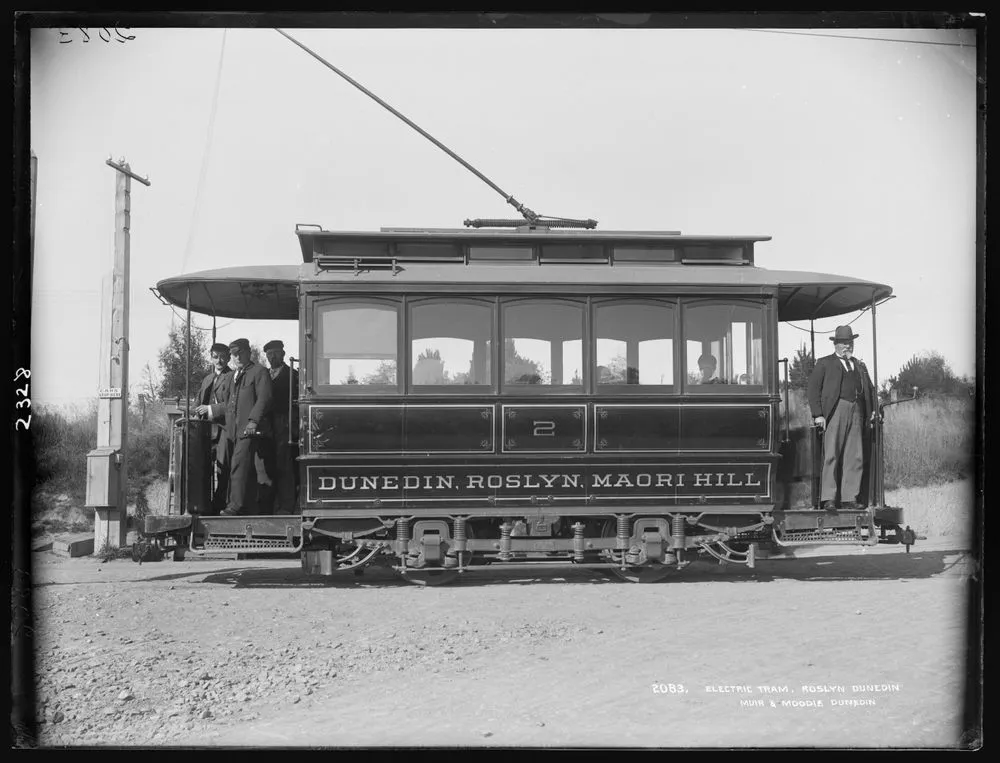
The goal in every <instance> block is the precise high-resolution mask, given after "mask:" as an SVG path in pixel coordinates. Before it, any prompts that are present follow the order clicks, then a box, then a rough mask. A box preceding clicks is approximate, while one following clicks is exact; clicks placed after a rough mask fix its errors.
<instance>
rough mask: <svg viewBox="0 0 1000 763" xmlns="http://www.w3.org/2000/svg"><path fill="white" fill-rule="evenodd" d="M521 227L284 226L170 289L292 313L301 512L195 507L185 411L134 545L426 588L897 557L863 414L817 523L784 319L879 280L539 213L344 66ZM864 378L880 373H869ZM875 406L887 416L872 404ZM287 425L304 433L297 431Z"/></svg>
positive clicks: (231, 314) (201, 303) (738, 239)
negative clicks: (781, 328)
mask: <svg viewBox="0 0 1000 763" xmlns="http://www.w3.org/2000/svg"><path fill="white" fill-rule="evenodd" d="M276 31H277V32H278V33H279V34H281V35H282V36H283V37H286V38H287V39H288V40H289V41H290V42H292V43H294V44H295V45H297V46H298V47H299V48H301V49H302V50H304V51H305V52H306V53H308V54H309V55H311V56H312V57H313V58H315V59H316V60H318V61H319V62H320V63H321V64H323V65H324V66H326V67H327V68H328V69H330V70H332V71H333V72H334V73H336V74H337V75H338V76H340V77H341V78H343V79H344V80H346V81H347V82H348V83H350V84H351V85H352V86H354V87H356V88H357V89H359V90H361V91H362V92H363V93H364V94H365V95H367V96H368V97H370V98H372V99H374V100H375V101H377V102H378V103H379V104H380V105H382V106H384V107H385V108H386V109H388V110H389V111H390V112H392V113H393V114H394V115H395V116H397V117H398V118H400V119H401V120H403V121H404V122H406V124H408V125H409V126H410V127H412V128H413V129H415V130H416V131H418V132H419V133H420V134H421V135H423V136H424V137H425V138H427V139H428V140H430V141H431V142H433V143H434V144H435V145H436V146H438V148H440V149H441V150H443V151H444V152H446V153H447V154H448V155H449V156H451V157H452V158H454V159H455V160H457V161H458V162H460V163H461V164H462V165H463V166H465V167H466V168H467V169H469V170H470V171H471V172H473V173H474V174H476V175H477V176H478V177H479V178H480V179H481V180H483V181H484V182H485V183H487V184H488V185H489V186H490V187H492V188H493V189H494V190H495V191H497V192H498V193H499V194H500V195H501V196H503V198H504V200H505V201H506V202H507V203H508V204H510V205H511V206H512V207H514V208H515V209H516V210H517V211H518V212H520V213H521V218H520V219H514V220H506V219H488V220H480V219H477V220H466V221H465V227H464V228H459V229H422V228H420V229H415V228H388V229H382V230H380V231H371V232H363V231H328V230H324V229H322V228H320V227H318V226H313V225H299V226H297V227H296V229H295V233H296V235H297V237H298V243H299V247H300V249H301V260H302V261H301V264H299V265H283V266H277V267H272V268H267V267H248V266H244V267H233V268H226V269H222V270H214V271H206V272H201V273H192V274H187V275H183V276H178V277H176V278H169V279H166V280H164V281H161V282H160V283H159V284H157V286H156V288H155V289H154V293H155V294H156V295H157V296H158V297H159V298H160V300H161V301H163V302H164V303H166V304H169V305H172V306H177V307H181V308H184V309H185V310H187V316H188V321H189V323H190V317H191V313H192V312H194V313H199V314H205V315H210V316H213V317H215V318H235V319H248V320H275V319H278V320H289V321H297V322H298V336H299V348H300V355H301V357H300V358H299V359H298V362H299V366H300V373H299V389H298V390H297V393H298V394H297V400H295V401H294V403H293V399H292V398H293V396H294V394H293V391H291V390H290V396H289V400H287V401H279V402H276V403H275V405H287V406H288V409H289V411H293V415H294V411H295V410H296V409H297V415H298V418H299V424H300V426H299V428H298V433H299V434H298V442H297V443H291V444H294V445H297V447H298V453H299V455H298V457H297V469H298V477H299V486H298V499H297V509H298V512H299V513H298V514H295V515H292V516H261V515H258V516H210V515H208V510H209V481H210V473H209V469H208V458H207V454H206V452H205V451H206V443H207V438H206V437H204V434H203V428H204V427H206V426H207V422H204V421H198V420H196V419H194V418H192V417H191V415H190V406H189V407H188V408H187V409H186V412H185V413H186V415H183V416H180V417H178V420H177V421H176V422H175V426H174V432H175V436H174V437H173V439H172V445H171V498H170V513H168V514H166V515H157V516H147V517H146V518H145V525H144V528H143V529H144V532H143V539H142V541H141V542H140V544H139V546H141V547H137V548H135V549H133V555H134V556H135V557H138V558H142V557H143V555H144V554H145V553H146V552H147V551H149V552H150V553H155V554H162V553H163V552H164V551H169V552H171V553H173V555H174V558H175V559H176V558H180V557H182V556H183V555H184V554H186V553H193V554H202V555H211V554H219V553H233V552H236V553H239V554H273V553H287V554H297V555H299V556H300V557H301V560H302V567H303V569H304V570H305V571H306V572H307V573H310V574H318V575H334V574H338V573H343V572H348V571H351V570H354V571H358V570H361V569H363V568H364V567H366V566H368V565H373V564H387V565H390V566H391V567H393V568H394V569H395V570H397V571H398V572H399V574H400V575H402V576H403V577H404V578H406V579H407V580H409V581H411V582H413V583H416V584H419V585H436V584H442V583H447V582H449V581H451V580H454V579H455V577H456V576H458V575H459V574H461V573H462V572H464V571H466V570H468V569H470V568H471V567H474V566H477V565H486V564H488V565H512V564H572V565H588V566H593V567H596V568H600V569H605V570H609V571H610V572H611V573H613V574H614V575H617V576H619V577H621V578H624V579H625V580H629V581H635V582H647V581H655V580H659V579H661V578H665V577H668V576H671V575H673V574H675V573H679V572H681V571H682V570H684V569H685V568H686V567H687V566H688V565H689V564H690V563H691V562H692V561H697V560H699V559H707V560H718V561H720V562H732V563H737V564H746V565H748V566H751V567H752V566H754V565H755V564H756V561H757V559H758V558H759V557H762V556H765V555H766V553H767V552H768V551H769V550H773V549H775V548H776V547H779V546H788V545H793V544H832V543H837V544H854V545H865V544H869V545H870V544H874V543H877V542H878V541H879V539H880V538H883V537H885V536H886V535H887V531H892V532H893V534H894V536H899V540H902V541H903V542H904V543H906V544H907V548H909V544H910V543H912V541H913V537H912V533H911V532H910V531H909V528H907V529H906V530H905V531H904V530H901V529H900V528H901V525H902V512H901V510H900V509H897V508H892V507H887V506H885V505H884V504H885V501H884V494H883V489H882V484H883V480H882V441H881V424H882V418H881V415H879V416H878V417H877V418H876V421H875V422H874V425H873V427H872V429H871V436H870V438H869V440H868V446H869V447H868V456H869V457H868V468H867V472H866V481H865V485H866V487H865V488H864V493H865V494H866V495H867V498H868V502H867V505H866V506H864V507H863V508H856V509H851V510H836V511H819V510H818V506H819V476H820V475H819V456H820V453H819V450H820V443H819V439H818V434H817V430H816V429H815V428H814V427H813V426H812V421H811V417H809V416H808V415H807V414H806V415H805V416H803V417H802V418H801V419H797V418H796V416H795V413H794V411H793V410H790V407H791V406H790V399H789V390H788V384H787V376H788V364H787V360H786V359H783V358H780V357H779V351H778V324H779V323H780V322H782V321H802V320H810V321H814V320H816V319H820V318H828V317H833V316H838V315H845V314H849V313H853V312H856V311H861V310H870V311H871V316H872V336H873V338H874V337H875V325H874V322H875V311H876V308H877V306H878V305H879V304H880V303H881V302H883V301H884V300H886V299H889V298H890V297H891V293H892V290H891V288H890V287H889V286H886V285H884V284H879V283H873V282H869V281H865V280H859V279H853V278H846V277H842V276H836V275H826V274H822V273H806V272H794V271H775V270H768V269H765V268H762V267H760V266H758V265H757V264H756V262H755V257H756V252H755V249H756V246H757V245H758V244H761V243H763V242H766V241H768V240H769V237H767V236H711V235H684V234H681V233H680V232H677V231H597V230H596V227H597V223H596V221H594V220H590V219H587V220H574V219H567V218H555V217H547V216H543V215H539V214H536V213H535V212H533V211H532V210H530V209H528V208H527V207H526V206H524V205H523V204H521V203H520V202H518V201H517V200H516V199H514V197H513V196H512V195H510V194H507V193H506V192H505V191H504V190H503V189H501V188H500V187H499V186H497V185H496V184H495V183H494V182H493V181H491V180H490V179H489V178H487V177H486V176H485V175H483V174H482V173H481V172H479V171H478V170H476V169H475V168H474V167H473V166H472V165H470V164H469V163H468V162H467V161H465V160H464V159H462V158H461V157H460V156H458V155H457V154H455V153H454V152H453V151H451V150H450V149H449V148H447V147H446V146H445V145H443V144H442V143H441V142H440V141H438V140H436V139H435V138H433V137H432V136H431V135H429V134H428V133H427V132H425V131H424V130H422V129H421V128H419V127H418V126H417V125H415V124H414V123H413V122H411V121H410V120H409V119H407V118H406V117H404V116H403V115H402V114H400V113H399V112H398V111H396V110H395V109H393V108H392V107H391V106H389V105H388V104H386V103H385V102H384V101H382V100H381V99H379V98H378V97H377V96H375V95H374V94H373V93H371V92H370V91H368V90H366V89H365V88H364V87H363V86H361V85H360V84H358V83H357V82H355V81H354V80H353V79H351V78H350V77H349V76H347V75H346V74H345V73H343V72H342V71H340V70H339V69H337V68H336V67H335V66H333V65H332V64H330V63H329V62H328V61H326V60H325V59H323V58H322V57H321V56H319V55H318V54H316V53H315V52H314V51H312V50H310V49H309V48H308V47H306V46H305V45H303V44H302V43H301V42H299V41H298V40H295V39H294V38H292V37H291V36H290V35H288V34H286V33H285V32H283V31H282V30H276ZM873 367H874V370H875V374H874V376H875V379H874V381H875V385H876V388H877V385H878V373H877V365H875V366H873ZM879 414H881V408H880V409H879ZM293 429H294V428H293Z"/></svg>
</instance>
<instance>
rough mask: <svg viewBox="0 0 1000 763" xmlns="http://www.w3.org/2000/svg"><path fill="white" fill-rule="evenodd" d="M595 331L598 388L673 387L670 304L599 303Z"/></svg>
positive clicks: (595, 315)
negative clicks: (632, 386)
mask: <svg viewBox="0 0 1000 763" xmlns="http://www.w3.org/2000/svg"><path fill="white" fill-rule="evenodd" d="M594 331H595V334H596V336H597V352H596V355H595V358H594V361H595V363H596V365H597V373H596V374H595V379H596V383H597V385H598V387H601V386H604V385H626V386H628V385H636V386H672V385H673V383H674V339H673V333H674V315H673V308H672V307H671V306H670V305H666V304H654V303H633V304H627V303H612V304H598V305H597V307H596V308H595V310H594Z"/></svg>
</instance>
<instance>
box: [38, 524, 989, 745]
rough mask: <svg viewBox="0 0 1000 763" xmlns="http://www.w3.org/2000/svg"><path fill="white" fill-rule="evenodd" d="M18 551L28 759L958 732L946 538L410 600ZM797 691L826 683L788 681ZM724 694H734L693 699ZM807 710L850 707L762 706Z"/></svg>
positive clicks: (255, 565) (956, 589) (260, 567)
mask: <svg viewBox="0 0 1000 763" xmlns="http://www.w3.org/2000/svg"><path fill="white" fill-rule="evenodd" d="M34 562H35V563H34V570H33V584H34V588H33V596H34V601H33V604H34V613H35V628H36V638H35V652H36V666H35V668H36V692H37V700H38V718H39V721H40V725H39V744H40V745H41V746H45V747H56V746H129V747H134V746H198V747H200V746H226V747H236V746H254V747H262V746H302V745H305V746H312V745H323V746H328V745H329V746H341V745H343V746H354V745H364V746H372V745H415V746H422V745H433V746H459V747H466V746H494V745H496V746H533V747H537V746H607V745H610V746H721V747H729V746H765V747H774V746H833V747H843V746H863V747H869V746H870V747H883V746H894V747H954V746H958V745H967V744H968V743H969V738H970V737H969V735H968V734H966V735H965V737H964V739H963V733H965V729H964V728H963V721H962V714H961V712H962V705H961V697H962V692H963V688H964V683H965V678H964V676H965V672H964V663H963V653H964V646H965V632H966V618H965V610H964V603H965V596H966V591H967V586H968V581H969V577H970V575H972V574H973V572H974V566H973V564H972V561H971V559H970V557H969V555H968V554H967V553H965V552H963V551H962V549H961V548H960V547H956V544H955V543H954V541H953V540H949V539H931V541H929V542H922V543H920V544H918V546H917V547H915V548H914V549H913V550H912V552H911V553H910V554H906V553H905V552H904V550H903V549H902V548H900V547H898V546H879V547H877V548H874V549H869V550H866V551H860V550H855V551H854V552H853V553H848V552H847V551H846V550H845V549H829V548H828V547H827V548H816V547H813V548H810V549H807V550H805V551H802V552H799V553H797V554H796V556H795V557H789V558H781V559H774V560H770V561H761V562H759V563H758V568H757V569H756V570H747V569H746V568H742V567H737V566H734V565H727V566H720V565H715V564H696V565H692V566H691V567H690V568H688V570H686V571H685V572H684V574H683V577H681V578H679V579H676V580H673V581H669V582H664V583H659V584H654V585H634V584H626V583H617V582H611V581H608V580H607V579H605V578H603V577H602V576H600V575H598V574H596V573H594V572H591V571H587V570H580V569H572V568H559V569H558V570H554V569H545V570H541V571H536V570H520V569H500V570H496V569H484V570H478V571H474V572H470V573H468V574H467V575H466V576H465V577H464V578H463V579H462V580H461V582H460V583H458V584H456V585H453V586H449V587H440V588H420V587H416V586H411V585H409V584H406V583H404V582H401V581H399V580H398V578H396V577H395V576H394V575H393V574H392V573H391V572H390V571H387V570H369V571H368V572H366V574H365V575H364V576H362V577H353V576H351V577H347V578H334V579H329V578H307V577H305V576H303V575H302V574H301V571H300V568H299V564H298V561H297V560H287V561H286V560H258V561H249V562H244V561H239V562H236V561H221V560H220V561H205V560H188V561H184V562H176V563H175V562H171V561H163V562H157V563H147V564H143V565H138V564H135V563H133V562H131V561H129V560H116V561H113V562H106V563H101V562H100V561H99V560H97V559H94V558H83V559H66V558H61V557H57V556H55V555H53V554H51V553H37V554H35V560H34ZM660 684H662V686H663V687H664V689H663V691H662V692H661V691H659V690H658V689H657V687H658V686H660ZM671 684H673V685H674V687H675V690H674V691H671V690H670V689H669V688H668V687H669V685H671ZM681 685H683V687H684V691H683V692H681V691H677V690H676V687H678V686H681ZM815 685H824V686H826V685H832V686H835V687H836V686H838V685H842V686H843V687H844V690H843V691H842V692H835V693H834V694H813V693H810V692H808V691H807V690H805V689H804V688H803V687H805V686H815ZM729 686H749V687H751V689H750V692H749V693H748V694H745V695H744V694H739V695H737V694H734V693H731V692H720V691H715V690H714V688H713V687H722V688H725V687H729ZM767 686H775V687H779V688H780V687H786V688H787V689H788V693H785V694H781V695H780V696H778V695H776V696H772V695H770V694H765V693H764V692H763V690H762V688H761V687H767ZM855 686H862V687H865V686H869V687H870V686H889V687H890V688H889V689H884V690H881V689H880V690H868V689H862V690H859V691H855V690H854V688H853V687H855ZM892 686H897V687H898V688H897V689H892V688H891V687H892ZM817 697H820V698H834V699H841V700H844V701H849V700H856V701H857V700H865V703H861V704H857V705H850V704H849V703H848V704H847V705H840V706H834V705H832V704H831V703H829V702H827V703H826V704H825V705H824V706H823V708H819V707H817V706H809V705H781V704H780V702H781V701H782V700H784V701H786V702H796V701H806V700H815V699H816V698H817ZM773 699H778V700H779V703H778V705H777V706H773V707H772V706H771V705H770V704H768V703H770V701H771V700H773ZM744 700H761V702H762V705H761V706H747V705H743V704H741V702H742V701H744ZM868 700H871V701H872V703H873V704H867V701H868ZM972 736H973V737H974V736H975V734H973V735H972Z"/></svg>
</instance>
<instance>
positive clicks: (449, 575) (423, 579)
mask: <svg viewBox="0 0 1000 763" xmlns="http://www.w3.org/2000/svg"><path fill="white" fill-rule="evenodd" d="M465 537H466V538H469V539H471V538H474V537H476V536H475V535H474V533H473V532H472V527H471V524H466V526H465ZM472 556H473V552H472V551H466V552H465V566H466V567H468V566H469V565H470V564H471V563H472ZM397 572H398V573H399V576H400V577H401V578H403V580H405V581H406V582H407V583H413V585H420V586H438V585H448V584H449V583H453V582H455V578H457V577H458V574H459V573H458V570H422V569H420V568H419V567H407V568H406V569H405V570H397Z"/></svg>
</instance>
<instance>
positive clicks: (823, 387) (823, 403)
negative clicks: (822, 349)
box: [809, 353, 875, 422]
mask: <svg viewBox="0 0 1000 763" xmlns="http://www.w3.org/2000/svg"><path fill="white" fill-rule="evenodd" d="M852 363H853V365H854V368H855V374H857V376H858V377H859V379H860V384H859V385H858V397H857V400H858V405H859V406H860V411H861V420H862V421H867V420H868V416H869V414H871V412H872V411H873V410H874V406H875V387H874V385H873V384H872V380H871V377H870V376H869V375H868V369H867V368H866V367H865V364H864V363H862V362H861V361H860V360H858V359H857V358H852ZM846 373H847V371H845V370H844V366H843V364H842V363H841V362H840V358H838V357H837V354H836V353H833V354H832V355H827V356H825V357H822V358H820V359H819V360H817V361H816V367H815V368H814V369H813V372H812V375H811V376H810V377H809V410H810V412H811V413H812V416H813V418H816V417H817V416H823V417H824V418H825V419H826V420H827V422H829V421H830V417H831V416H833V409H834V408H836V407H837V401H838V400H840V386H841V381H842V380H843V378H844V375H845V374H846Z"/></svg>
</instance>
